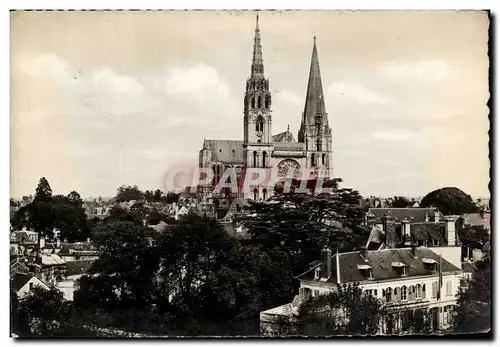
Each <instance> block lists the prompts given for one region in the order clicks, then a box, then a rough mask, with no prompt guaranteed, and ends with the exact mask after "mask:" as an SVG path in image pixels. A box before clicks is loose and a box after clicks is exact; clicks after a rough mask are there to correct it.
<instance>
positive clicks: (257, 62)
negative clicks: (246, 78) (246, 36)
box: [252, 13, 264, 76]
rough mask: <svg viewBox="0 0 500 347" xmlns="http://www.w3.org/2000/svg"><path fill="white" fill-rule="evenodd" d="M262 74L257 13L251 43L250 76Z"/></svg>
mask: <svg viewBox="0 0 500 347" xmlns="http://www.w3.org/2000/svg"><path fill="white" fill-rule="evenodd" d="M257 74H260V75H263V74H264V61H263V60H262V46H261V44H260V29H259V14H258V13H257V19H256V21H255V38H254V44H253V58H252V76H255V75H257Z"/></svg>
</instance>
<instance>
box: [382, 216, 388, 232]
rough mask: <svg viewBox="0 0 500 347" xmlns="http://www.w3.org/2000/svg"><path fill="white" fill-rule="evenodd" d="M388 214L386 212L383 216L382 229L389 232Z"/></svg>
mask: <svg viewBox="0 0 500 347" xmlns="http://www.w3.org/2000/svg"><path fill="white" fill-rule="evenodd" d="M387 219H388V217H387V215H386V214H385V213H384V215H383V216H382V230H384V232H387Z"/></svg>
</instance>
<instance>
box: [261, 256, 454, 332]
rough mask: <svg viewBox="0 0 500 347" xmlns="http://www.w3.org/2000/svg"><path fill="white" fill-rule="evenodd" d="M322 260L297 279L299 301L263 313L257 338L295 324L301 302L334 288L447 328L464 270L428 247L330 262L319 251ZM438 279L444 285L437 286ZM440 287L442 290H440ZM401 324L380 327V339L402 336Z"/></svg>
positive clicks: (330, 257)
mask: <svg viewBox="0 0 500 347" xmlns="http://www.w3.org/2000/svg"><path fill="white" fill-rule="evenodd" d="M321 257H322V259H321V260H320V261H317V262H316V263H315V264H314V263H313V266H311V268H310V269H309V270H307V271H306V272H304V273H303V274H301V275H299V276H298V277H297V278H298V279H299V280H300V289H299V295H298V296H297V297H296V299H295V300H294V302H293V303H291V304H286V305H283V306H279V307H276V308H272V309H270V310H267V311H263V312H261V314H260V321H261V334H264V335H268V334H273V332H274V331H276V330H275V328H276V327H275V326H274V325H273V321H275V319H276V318H277V317H282V318H287V319H294V317H296V316H297V314H298V307H299V305H300V302H301V299H306V298H309V297H313V298H315V297H318V296H319V295H321V294H325V293H328V292H332V291H335V290H337V285H338V284H342V285H343V284H346V285H349V284H355V283H358V284H359V287H360V288H361V289H362V290H363V291H364V292H366V293H367V294H370V295H373V296H375V297H376V298H378V299H379V300H381V301H382V303H383V304H384V305H385V306H386V307H387V308H392V309H394V310H395V311H396V312H397V311H401V310H430V311H431V313H432V315H433V321H434V322H433V323H434V324H435V326H436V327H437V329H439V330H442V329H446V328H447V327H449V325H450V323H451V317H452V316H451V312H452V308H453V306H454V305H455V303H456V298H455V295H456V294H457V291H458V288H459V285H460V279H461V278H462V270H461V269H460V267H457V266H455V265H453V264H452V263H451V262H449V261H447V260H446V259H444V257H441V256H440V255H438V254H437V253H435V252H434V251H433V250H431V249H429V248H427V247H411V248H399V249H384V250H377V251H365V250H362V251H360V252H347V253H340V254H335V255H333V256H332V252H331V251H330V250H323V251H322V255H321ZM440 274H441V278H442V281H440ZM440 283H441V284H442V285H441V286H440ZM402 325H403V322H402V321H398V320H396V319H393V320H391V319H389V320H388V321H387V322H384V323H383V324H382V326H381V327H380V332H381V333H383V334H392V333H394V332H395V331H400V330H401V329H402V330H404V326H402Z"/></svg>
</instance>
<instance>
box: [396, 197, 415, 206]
mask: <svg viewBox="0 0 500 347" xmlns="http://www.w3.org/2000/svg"><path fill="white" fill-rule="evenodd" d="M411 206H413V203H412V202H411V201H410V200H408V199H407V198H405V197H404V196H395V197H394V200H393V201H392V207H393V208H407V207H411Z"/></svg>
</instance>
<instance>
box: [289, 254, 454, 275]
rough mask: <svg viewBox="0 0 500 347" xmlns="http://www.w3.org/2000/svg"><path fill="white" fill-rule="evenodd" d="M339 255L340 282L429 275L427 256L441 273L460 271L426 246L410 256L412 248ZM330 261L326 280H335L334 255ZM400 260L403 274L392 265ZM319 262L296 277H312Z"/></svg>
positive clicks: (430, 272)
mask: <svg viewBox="0 0 500 347" xmlns="http://www.w3.org/2000/svg"><path fill="white" fill-rule="evenodd" d="M339 258H340V264H339V265H340V266H339V268H340V281H341V283H351V282H367V281H369V282H371V281H385V280H396V279H400V278H401V277H402V276H404V277H405V278H407V277H413V276H429V275H432V274H434V273H433V272H432V271H431V270H430V269H429V266H428V265H426V264H425V263H424V261H423V259H426V260H427V261H428V259H432V260H434V261H436V263H437V264H440V263H441V266H442V267H441V269H442V272H443V273H446V272H454V271H461V270H460V269H459V268H457V267H456V266H454V265H452V264H451V263H450V262H448V261H447V260H445V259H440V257H439V255H437V254H436V253H434V252H433V251H432V250H431V249H429V248H426V247H417V248H416V249H415V256H413V254H412V250H411V248H397V249H384V250H378V251H366V253H365V258H363V257H362V256H361V254H360V252H347V253H340V254H339ZM331 261H332V267H331V268H332V274H331V276H330V277H329V278H328V280H327V281H326V282H330V283H332V284H333V283H335V284H336V283H337V274H336V270H335V269H336V261H337V256H336V255H333V256H332V258H331ZM399 263H402V264H404V265H405V267H406V273H405V275H401V272H400V271H399V270H398V269H397V267H396V266H393V264H399ZM360 264H363V265H369V266H371V268H372V277H373V279H370V280H367V277H366V274H364V273H363V271H361V270H360V269H358V265H360ZM322 265H323V264H322V263H320V264H318V265H316V266H313V267H312V268H310V269H309V270H307V271H306V272H304V273H302V274H300V275H299V276H297V278H298V279H299V280H306V281H313V280H314V269H316V268H317V267H318V266H322Z"/></svg>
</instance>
